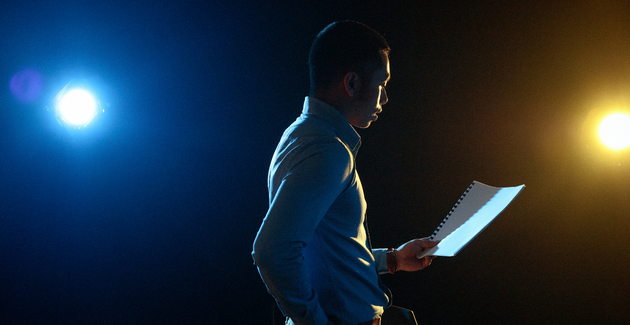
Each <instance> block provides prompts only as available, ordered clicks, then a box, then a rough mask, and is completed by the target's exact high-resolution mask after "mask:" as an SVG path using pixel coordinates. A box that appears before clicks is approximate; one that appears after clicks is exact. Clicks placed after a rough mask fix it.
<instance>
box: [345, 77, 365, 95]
mask: <svg viewBox="0 0 630 325" xmlns="http://www.w3.org/2000/svg"><path fill="white" fill-rule="evenodd" d="M343 85H344V87H345V91H346V94H347V95H348V96H350V97H354V96H355V95H356V94H358V93H359V88H360V87H361V78H359V75H358V74H357V73H356V72H348V73H346V75H345V76H343Z"/></svg>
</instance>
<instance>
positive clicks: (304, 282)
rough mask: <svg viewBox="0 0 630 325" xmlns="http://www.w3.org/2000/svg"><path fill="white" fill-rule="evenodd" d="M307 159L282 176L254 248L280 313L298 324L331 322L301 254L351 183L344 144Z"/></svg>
mask: <svg viewBox="0 0 630 325" xmlns="http://www.w3.org/2000/svg"><path fill="white" fill-rule="evenodd" d="M300 150H302V152H301V154H300V155H299V156H304V157H307V158H305V159H304V160H302V161H300V162H299V163H297V164H296V165H295V166H293V167H292V168H291V169H290V171H289V172H288V173H286V175H284V176H283V179H282V181H281V184H280V185H279V186H278V189H277V191H276V193H275V195H273V200H272V202H271V204H270V207H269V210H268V212H267V215H266V217H265V219H264V221H263V224H262V226H261V228H260V230H259V232H258V235H257V237H256V240H255V242H254V252H253V253H252V255H253V257H254V260H255V263H256V265H257V267H258V270H259V273H260V275H261V277H262V278H263V281H264V282H265V285H266V286H267V289H268V291H269V293H271V294H272V295H273V296H274V298H275V299H276V301H277V302H278V305H279V306H280V308H281V309H282V311H283V312H284V313H285V314H286V315H287V316H289V317H290V318H291V319H292V320H293V322H294V323H295V324H299V325H301V324H309V325H310V324H316V325H320V324H326V323H327V322H328V320H327V318H326V316H325V315H324V312H323V311H322V309H321V306H320V304H319V301H318V296H317V293H316V292H315V291H314V290H313V288H312V286H311V283H310V280H309V278H308V274H307V270H306V267H305V265H304V256H303V254H302V249H303V248H304V247H306V245H308V243H309V241H310V239H311V238H312V236H313V234H314V232H315V229H316V228H317V226H318V224H319V222H320V221H321V219H322V218H323V217H324V215H325V214H326V211H328V209H329V208H330V206H331V205H332V203H333V202H334V201H335V199H336V198H337V196H338V195H339V194H340V193H341V192H342V191H343V190H344V189H345V188H346V186H347V184H348V182H349V181H350V179H351V177H352V168H351V164H350V163H351V160H350V156H349V152H348V150H347V149H346V148H345V146H343V145H342V144H341V143H339V142H337V141H334V140H331V141H328V142H327V143H319V144H311V145H309V146H308V147H303V148H300Z"/></svg>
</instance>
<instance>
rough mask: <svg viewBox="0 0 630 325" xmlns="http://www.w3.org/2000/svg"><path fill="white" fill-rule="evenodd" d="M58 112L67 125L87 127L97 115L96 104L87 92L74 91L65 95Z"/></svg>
mask: <svg viewBox="0 0 630 325" xmlns="http://www.w3.org/2000/svg"><path fill="white" fill-rule="evenodd" d="M58 110H59V115H60V117H61V119H63V120H64V121H65V122H66V123H68V124H71V125H75V126H85V125H87V124H88V123H90V121H91V120H92V119H93V118H94V116H95V115H96V102H95V101H94V98H93V97H92V95H90V94H89V93H88V92H87V91H85V90H82V89H74V90H71V91H69V92H68V93H66V94H64V95H63V97H62V98H61V100H60V101H59V104H58Z"/></svg>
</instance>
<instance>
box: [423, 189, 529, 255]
mask: <svg viewBox="0 0 630 325" xmlns="http://www.w3.org/2000/svg"><path fill="white" fill-rule="evenodd" d="M524 187H525V185H520V186H515V187H493V186H488V185H486V184H483V183H480V182H477V181H474V182H473V184H472V185H471V186H470V187H469V189H468V190H467V192H466V193H464V195H462V198H461V199H460V200H459V202H458V203H457V204H456V205H455V207H454V208H453V210H452V211H451V213H450V214H449V216H448V217H446V218H445V219H444V221H443V222H442V224H441V225H440V227H439V228H438V229H437V230H436V232H435V233H434V234H433V236H431V237H432V239H433V240H440V243H439V244H438V245H437V246H436V247H433V248H431V249H429V250H427V251H424V252H422V253H421V254H419V255H418V258H420V257H422V256H425V255H433V256H455V254H457V252H459V251H460V250H461V249H462V248H463V247H464V246H466V244H468V243H469V242H470V241H471V240H472V239H473V238H474V237H475V236H476V235H477V234H479V233H480V232H481V231H482V230H483V229H485V228H486V226H488V224H490V222H492V220H494V218H496V217H497V216H498V215H499V214H500V213H501V212H502V211H503V210H504V209H505V208H506V207H507V206H508V204H510V202H512V200H514V198H515V197H516V196H517V195H518V194H519V193H520V192H521V190H522V189H523V188H524Z"/></svg>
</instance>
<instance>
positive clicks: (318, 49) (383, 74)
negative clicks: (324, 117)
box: [308, 21, 390, 127]
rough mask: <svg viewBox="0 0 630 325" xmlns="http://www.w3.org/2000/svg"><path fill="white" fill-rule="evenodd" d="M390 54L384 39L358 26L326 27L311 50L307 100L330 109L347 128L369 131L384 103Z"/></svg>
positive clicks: (357, 24)
mask: <svg viewBox="0 0 630 325" xmlns="http://www.w3.org/2000/svg"><path fill="white" fill-rule="evenodd" d="M389 52H390V48H389V45H388V44H387V41H385V38H383V36H381V35H380V34H379V33H378V32H376V31H375V30H373V29H371V28H369V27H367V26H365V25H363V24H361V23H357V22H353V21H343V22H335V23H332V24H330V25H328V26H327V27H326V28H325V29H324V30H322V31H321V32H320V33H319V35H317V37H316V38H315V40H314V41H313V45H312V46H311V52H310V55H309V61H308V63H309V69H310V77H311V91H310V96H314V97H316V98H319V99H322V100H324V101H326V102H328V103H329V104H331V105H333V106H334V107H335V108H337V109H338V110H339V111H340V112H341V113H342V114H343V115H344V117H346V119H348V122H350V124H352V125H354V126H358V127H368V126H369V125H370V123H371V122H372V121H374V120H376V118H377V116H376V114H378V113H380V111H381V105H383V104H385V103H386V102H387V95H386V94H385V85H386V83H387V81H388V80H389Z"/></svg>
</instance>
